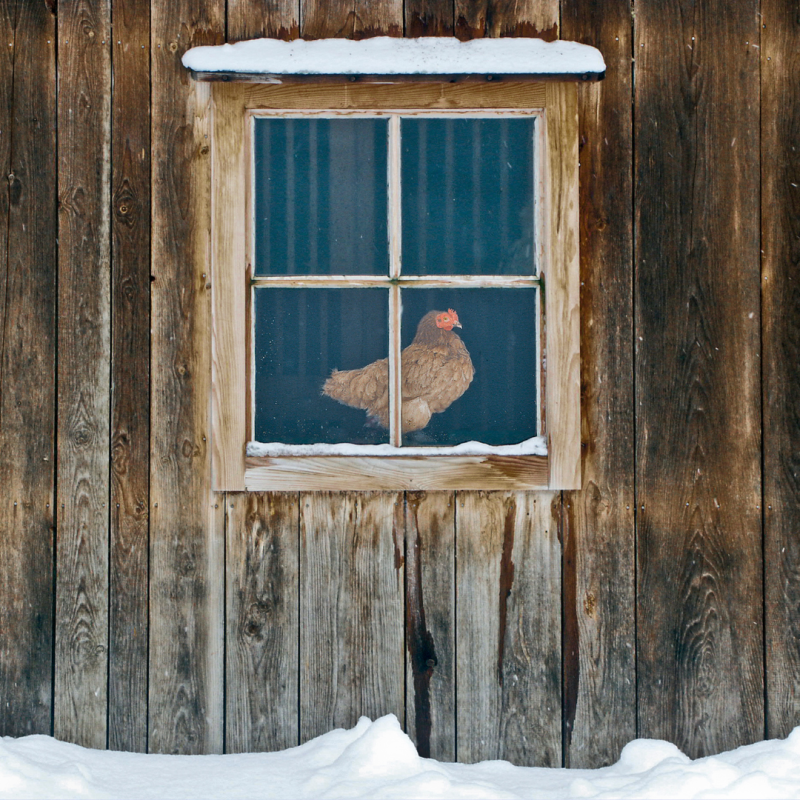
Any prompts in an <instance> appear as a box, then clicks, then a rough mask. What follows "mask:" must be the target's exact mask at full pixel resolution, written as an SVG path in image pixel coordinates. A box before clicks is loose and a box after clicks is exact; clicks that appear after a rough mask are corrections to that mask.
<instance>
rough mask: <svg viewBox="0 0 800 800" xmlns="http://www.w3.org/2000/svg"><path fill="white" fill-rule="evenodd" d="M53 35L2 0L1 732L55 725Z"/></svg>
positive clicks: (50, 20) (30, 13)
mask: <svg viewBox="0 0 800 800" xmlns="http://www.w3.org/2000/svg"><path fill="white" fill-rule="evenodd" d="M55 33H56V31H55V18H54V17H53V15H52V14H51V13H50V12H49V10H48V9H47V7H46V6H45V5H44V4H43V3H39V4H35V3H11V2H6V3H2V4H0V37H3V38H2V42H3V47H2V49H3V51H4V52H3V53H2V55H0V170H2V173H0V174H2V175H3V176H5V177H6V180H7V183H6V182H5V181H4V187H3V190H2V191H1V192H0V335H1V336H2V338H0V487H2V501H0V631H2V636H0V697H2V698H3V702H2V703H0V735H3V736H25V735H28V734H33V733H41V734H50V733H52V729H51V696H52V680H53V675H52V648H53V591H54V587H53V555H54V553H53V502H54V489H55V487H54V470H53V464H54V457H55V456H54V451H55V447H54V439H55V349H56V236H57V220H56V208H55V202H54V200H55V197H54V189H53V187H54V186H55V184H56V136H55V120H56V55H55V53H56V48H55V42H56V36H55ZM9 44H10V45H11V46H10V47H9Z"/></svg>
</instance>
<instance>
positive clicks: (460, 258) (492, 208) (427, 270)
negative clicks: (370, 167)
mask: <svg viewBox="0 0 800 800" xmlns="http://www.w3.org/2000/svg"><path fill="white" fill-rule="evenodd" d="M401 130H402V162H403V164H402V183H403V273H404V274H406V275H469V274H477V275H531V274H533V272H534V208H533V199H534V178H533V176H534V120H533V118H532V117H526V118H516V119H513V118H504V119H500V118H494V119H403V120H402V123H401Z"/></svg>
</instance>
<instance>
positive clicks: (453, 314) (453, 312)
mask: <svg viewBox="0 0 800 800" xmlns="http://www.w3.org/2000/svg"><path fill="white" fill-rule="evenodd" d="M447 313H448V314H450V315H451V316H452V317H453V319H454V320H455V321H456V322H458V314H456V312H455V311H453V309H452V308H448V309H447Z"/></svg>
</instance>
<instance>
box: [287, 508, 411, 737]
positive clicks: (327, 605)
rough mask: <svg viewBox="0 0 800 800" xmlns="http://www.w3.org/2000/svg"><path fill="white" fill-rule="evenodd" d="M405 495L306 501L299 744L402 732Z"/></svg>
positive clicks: (302, 512)
mask: <svg viewBox="0 0 800 800" xmlns="http://www.w3.org/2000/svg"><path fill="white" fill-rule="evenodd" d="M402 503H403V497H402V495H401V494H392V493H388V492H387V493H381V494H377V493H374V494H368V493H358V494H344V493H341V494H327V493H323V492H315V493H313V494H301V495H300V740H301V741H307V740H308V739H311V738H313V737H314V736H319V735H320V734H322V733H326V732H327V731H329V730H331V729H333V728H342V727H344V728H349V727H352V726H353V725H355V723H356V722H357V721H358V718H359V717H360V716H362V715H366V716H368V717H370V718H372V719H375V718H376V717H379V716H381V715H383V714H389V713H393V714H396V715H397V717H398V719H399V720H400V722H401V724H402V722H403V716H404V715H403V684H404V679H403V678H404V670H405V664H404V653H403V605H404V599H403V583H404V569H403V533H402V519H403V515H402V508H403V506H402Z"/></svg>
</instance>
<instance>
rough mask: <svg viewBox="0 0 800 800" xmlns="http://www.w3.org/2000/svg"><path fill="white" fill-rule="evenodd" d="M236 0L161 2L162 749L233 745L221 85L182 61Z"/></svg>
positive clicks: (158, 459)
mask: <svg viewBox="0 0 800 800" xmlns="http://www.w3.org/2000/svg"><path fill="white" fill-rule="evenodd" d="M224 21H225V15H224V3H223V2H222V0H218V1H217V2H212V1H211V0H209V2H205V3H203V4H202V6H200V7H199V8H198V7H197V5H196V4H195V3H193V2H189V0H181V1H180V2H171V3H168V4H167V3H154V4H153V6H152V10H151V48H152V54H153V60H152V73H151V74H152V82H153V85H154V86H158V87H159V90H158V91H157V92H155V93H154V95H153V107H152V139H151V142H152V165H153V166H152V187H153V201H152V219H153V228H152V261H151V271H152V275H153V280H152V283H151V307H152V339H151V343H152V344H151V346H152V358H151V364H152V390H151V397H152V405H151V419H152V423H151V436H150V447H151V469H150V499H151V521H150V621H151V625H150V664H149V675H150V678H149V742H148V747H149V750H150V751H151V752H159V753H210V752H217V753H218V752H221V751H222V745H223V685H222V681H223V677H222V676H223V624H224V621H223V606H224V595H223V584H224V577H223V573H224V557H223V541H224V534H223V524H224V522H223V518H224V503H222V502H220V501H218V500H217V499H216V498H215V496H214V495H213V494H212V492H211V459H210V450H209V447H208V437H209V429H210V420H209V413H208V412H209V397H210V392H211V342H210V337H209V331H210V330H211V298H210V283H209V282H208V274H207V272H208V263H209V256H210V250H209V224H210V209H209V186H210V175H209V168H210V158H209V153H210V147H209V138H208V136H209V133H210V119H209V116H210V115H209V108H210V94H209V90H208V87H203V86H201V85H195V84H193V82H192V80H191V78H190V76H189V74H188V71H187V70H186V69H185V68H184V67H183V65H182V64H181V56H182V54H183V52H184V51H185V50H186V49H188V48H189V47H192V46H195V45H201V44H220V43H221V42H222V40H223V35H224Z"/></svg>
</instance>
